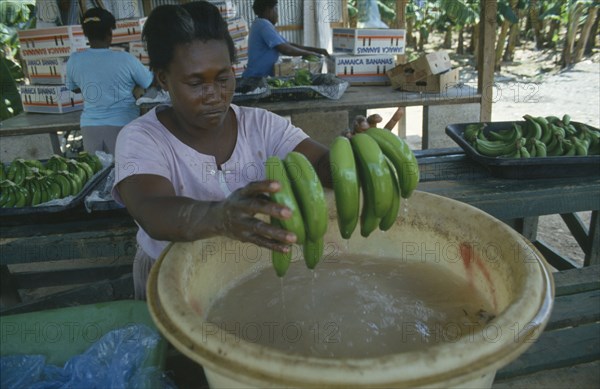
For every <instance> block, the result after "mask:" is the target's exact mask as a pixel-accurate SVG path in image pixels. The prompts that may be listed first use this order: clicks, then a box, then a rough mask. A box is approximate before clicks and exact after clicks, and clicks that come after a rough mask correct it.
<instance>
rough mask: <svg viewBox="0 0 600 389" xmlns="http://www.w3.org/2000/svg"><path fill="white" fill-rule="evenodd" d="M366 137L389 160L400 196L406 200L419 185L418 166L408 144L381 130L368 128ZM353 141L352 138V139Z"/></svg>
mask: <svg viewBox="0 0 600 389" xmlns="http://www.w3.org/2000/svg"><path fill="white" fill-rule="evenodd" d="M367 135H369V136H370V137H372V138H373V139H375V141H376V142H377V144H378V145H379V147H380V148H381V151H383V154H384V155H385V156H386V157H387V158H389V160H390V162H392V165H394V168H396V172H397V173H398V181H399V184H400V194H401V196H402V197H403V198H405V199H407V198H409V197H410V196H411V194H412V192H413V191H414V190H415V189H416V188H417V185H418V184H419V178H420V173H419V164H418V162H417V158H416V157H415V154H414V153H413V152H412V150H411V149H410V146H409V145H408V143H406V142H405V141H403V140H402V139H400V138H399V137H397V136H396V135H394V134H392V133H391V132H390V131H388V130H384V129H383V128H376V127H373V128H369V129H368V130H367ZM353 139H354V138H353Z"/></svg>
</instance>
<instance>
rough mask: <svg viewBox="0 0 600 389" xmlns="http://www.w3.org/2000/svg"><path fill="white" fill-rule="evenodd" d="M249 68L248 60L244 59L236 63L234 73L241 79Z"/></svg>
mask: <svg viewBox="0 0 600 389" xmlns="http://www.w3.org/2000/svg"><path fill="white" fill-rule="evenodd" d="M247 67H248V60H247V59H242V60H238V61H237V62H235V63H234V64H233V72H234V73H235V77H236V78H239V77H241V76H242V73H244V71H245V70H246V68H247Z"/></svg>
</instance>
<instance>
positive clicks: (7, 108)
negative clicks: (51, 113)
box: [0, 0, 35, 120]
mask: <svg viewBox="0 0 600 389" xmlns="http://www.w3.org/2000/svg"><path fill="white" fill-rule="evenodd" d="M34 6H35V0H11V1H1V2H0V45H1V48H0V50H1V51H2V56H1V57H0V88H1V89H0V90H1V91H2V97H1V99H0V119H2V120H4V119H7V118H9V117H12V116H14V115H16V114H18V113H20V112H21V111H22V110H23V106H22V104H21V97H20V95H19V92H18V89H17V85H19V84H20V83H22V82H23V79H24V76H23V69H22V68H21V64H20V63H19V61H18V58H19V49H20V46H19V39H18V37H17V31H18V30H21V29H27V28H30V27H31V25H32V23H33V20H32V16H33V9H34Z"/></svg>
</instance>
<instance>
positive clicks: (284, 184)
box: [266, 155, 306, 244]
mask: <svg viewBox="0 0 600 389" xmlns="http://www.w3.org/2000/svg"><path fill="white" fill-rule="evenodd" d="M266 177H267V179H268V180H274V181H278V182H279V184H280V185H281V189H280V190H279V191H278V192H275V193H272V194H271V198H272V199H273V201H275V202H276V203H277V204H282V205H285V206H286V207H288V208H289V209H290V211H291V212H292V216H291V217H290V218H289V219H280V223H281V225H282V226H283V228H285V229H286V230H288V231H290V232H292V233H294V234H295V235H296V243H298V244H303V243H304V239H305V236H306V231H305V227H304V222H303V220H302V215H301V213H300V208H299V207H298V202H297V201H296V197H295V196H294V192H293V190H292V186H291V184H290V180H289V178H288V176H287V172H286V170H285V165H284V164H283V161H282V160H281V159H280V158H279V157H277V156H275V155H274V156H271V157H269V158H267V162H266Z"/></svg>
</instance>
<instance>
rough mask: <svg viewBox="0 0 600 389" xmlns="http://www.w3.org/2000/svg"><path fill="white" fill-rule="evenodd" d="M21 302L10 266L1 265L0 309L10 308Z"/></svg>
mask: <svg viewBox="0 0 600 389" xmlns="http://www.w3.org/2000/svg"><path fill="white" fill-rule="evenodd" d="M20 302H21V296H20V295H19V291H18V290H17V285H16V283H15V281H14V278H13V276H12V274H10V270H9V269H8V266H6V265H0V307H2V308H4V307H10V306H12V305H16V304H19V303H20Z"/></svg>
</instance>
